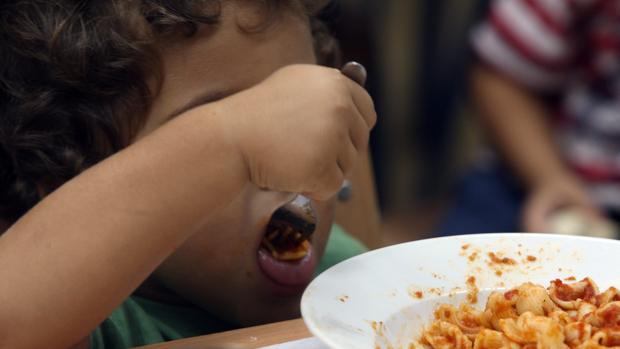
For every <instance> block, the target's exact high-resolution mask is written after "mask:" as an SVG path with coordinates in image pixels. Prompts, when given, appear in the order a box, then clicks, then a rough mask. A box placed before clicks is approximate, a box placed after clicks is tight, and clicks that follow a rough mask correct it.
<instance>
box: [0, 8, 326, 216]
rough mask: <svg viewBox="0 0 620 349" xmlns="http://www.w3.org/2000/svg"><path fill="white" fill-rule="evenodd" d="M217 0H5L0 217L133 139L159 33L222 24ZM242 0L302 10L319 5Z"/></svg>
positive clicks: (321, 37)
mask: <svg viewBox="0 0 620 349" xmlns="http://www.w3.org/2000/svg"><path fill="white" fill-rule="evenodd" d="M220 1H223V0H105V1H100V0H15V1H3V2H2V3H1V4H0V26H1V27H0V28H1V29H0V220H2V219H4V220H6V221H8V222H13V221H15V220H16V219H18V218H19V217H20V216H21V215H23V214H24V213H25V212H26V211H27V210H29V209H30V208H31V207H32V206H34V205H35V204H36V203H37V202H38V201H39V200H40V198H41V194H42V192H47V191H50V190H53V189H55V188H56V187H58V186H59V185H61V184H62V183H64V182H66V181H67V180H69V179H71V178H72V177H74V176H75V175H77V174H79V173H80V172H81V171H83V170H84V169H86V168H88V167H89V166H92V165H93V164H95V163H97V162H99V161H101V160H102V159H104V158H106V157H107V156H109V155H111V154H113V153H114V152H116V151H118V150H120V149H122V148H123V147H125V146H127V145H128V144H129V143H130V142H131V140H132V138H133V137H134V136H135V133H136V131H137V130H138V129H139V128H140V127H141V125H142V123H143V121H144V120H143V119H144V117H145V116H146V112H147V111H148V109H149V106H150V103H151V100H152V98H153V96H152V94H153V93H152V91H151V89H149V86H148V84H147V81H148V79H152V78H153V77H157V76H159V75H158V72H159V64H158V63H159V62H158V58H157V57H158V54H157V51H156V49H155V40H156V39H157V38H158V37H160V36H162V35H171V34H173V33H181V34H182V35H193V34H194V33H195V32H196V30H197V28H198V25H199V24H216V23H217V21H218V17H219V14H220V5H221V4H220ZM237 1H241V0H237ZM245 1H262V2H263V3H264V4H265V6H268V8H270V9H278V8H281V7H288V8H290V9H292V10H294V11H298V13H300V14H304V15H310V14H312V13H314V11H316V10H317V9H316V8H315V7H317V6H318V5H317V4H316V3H317V1H311V0H245ZM323 2H324V1H323ZM272 13H273V12H272ZM311 23H312V29H313V33H314V37H315V47H316V50H317V57H319V60H320V61H321V63H322V64H326V65H329V64H330V63H335V62H333V61H334V60H335V59H337V45H336V44H335V41H334V40H333V39H332V38H331V36H329V35H328V34H327V32H326V30H325V28H324V26H323V25H322V24H321V23H320V22H318V21H317V20H314V19H312V20H311Z"/></svg>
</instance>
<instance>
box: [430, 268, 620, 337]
mask: <svg viewBox="0 0 620 349" xmlns="http://www.w3.org/2000/svg"><path fill="white" fill-rule="evenodd" d="M422 343H423V344H424V345H426V346H428V347H430V348H434V349H456V348H458V349H603V348H615V349H620V292H618V290H617V289H616V288H613V287H610V288H609V289H607V290H605V291H604V292H599V289H598V287H597V286H596V284H595V283H594V281H592V280H591V279H590V278H585V279H583V280H581V281H577V282H573V283H564V282H562V281H561V280H554V281H552V282H551V284H550V286H549V287H548V288H546V289H545V288H544V287H543V286H540V285H535V284H532V283H525V284H522V285H521V286H519V287H517V288H514V289H511V290H509V291H506V292H493V293H491V294H490V295H489V298H488V300H487V304H486V307H485V309H484V310H482V311H478V310H476V309H474V308H473V307H471V306H469V305H467V304H463V305H461V306H460V307H459V308H457V307H455V306H453V305H450V304H442V305H440V306H439V307H438V308H437V309H436V310H435V321H434V322H433V323H432V324H431V325H430V326H428V327H427V328H425V330H424V332H423V334H422Z"/></svg>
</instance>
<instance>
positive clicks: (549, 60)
mask: <svg viewBox="0 0 620 349" xmlns="http://www.w3.org/2000/svg"><path fill="white" fill-rule="evenodd" d="M472 45H473V47H474V50H475V51H476V53H477V54H478V56H479V57H480V59H481V60H483V61H484V62H486V63H487V64H489V65H490V66H492V67H494V68H495V69H497V70H499V71H500V72H502V73H503V74H504V75H507V76H509V77H511V78H512V79H513V80H514V81H516V82H518V83H520V84H522V85H523V86H525V87H527V88H528V89H530V90H531V91H534V92H537V93H540V94H541V95H543V94H544V95H554V96H557V99H556V98H554V99H553V100H554V102H553V103H550V105H549V107H550V110H551V111H552V113H553V115H554V117H555V118H554V120H555V121H556V122H555V123H554V125H555V126H556V130H557V136H558V140H559V142H560V145H561V149H562V153H563V156H564V158H565V160H566V162H567V163H568V164H569V165H570V166H571V168H572V169H573V170H574V171H575V172H576V173H577V174H579V175H580V176H581V178H582V179H583V180H584V182H585V183H586V184H587V186H588V188H589V190H590V192H591V194H592V195H593V197H594V198H595V199H596V200H597V201H598V203H599V204H601V205H602V206H604V207H607V208H612V209H620V0H495V1H494V2H492V5H491V8H490V10H489V13H488V16H487V18H486V19H485V21H484V22H483V23H481V24H480V25H478V26H477V27H476V28H475V29H474V30H473V32H472Z"/></svg>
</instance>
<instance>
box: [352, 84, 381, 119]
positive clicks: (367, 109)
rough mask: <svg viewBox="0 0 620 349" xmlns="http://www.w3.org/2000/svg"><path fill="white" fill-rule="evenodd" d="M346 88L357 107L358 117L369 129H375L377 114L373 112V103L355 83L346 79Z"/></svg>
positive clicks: (366, 93)
mask: <svg viewBox="0 0 620 349" xmlns="http://www.w3.org/2000/svg"><path fill="white" fill-rule="evenodd" d="M347 86H348V88H349V92H350V94H351V98H352V99H353V103H354V104H355V106H356V107H357V110H358V111H359V113H360V116H362V118H363V119H364V121H366V125H367V127H368V128H369V129H372V128H373V127H375V124H376V123H377V112H376V111H375V103H374V102H373V101H372V98H371V97H370V95H369V94H368V92H367V91H366V90H365V89H364V88H363V87H361V86H360V85H358V84H357V83H356V82H355V81H353V80H351V79H347Z"/></svg>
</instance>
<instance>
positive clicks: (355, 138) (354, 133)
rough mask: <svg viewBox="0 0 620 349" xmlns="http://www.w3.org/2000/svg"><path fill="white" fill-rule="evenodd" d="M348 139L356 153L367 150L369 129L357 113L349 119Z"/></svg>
mask: <svg viewBox="0 0 620 349" xmlns="http://www.w3.org/2000/svg"><path fill="white" fill-rule="evenodd" d="M349 137H350V138H351V142H352V143H353V144H352V145H353V146H354V147H355V148H356V149H357V151H360V152H361V151H365V150H366V149H367V148H368V140H369V138H370V129H369V128H368V125H367V124H366V121H365V120H364V118H363V117H362V116H361V115H360V114H359V113H355V115H351V116H350V117H349Z"/></svg>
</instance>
